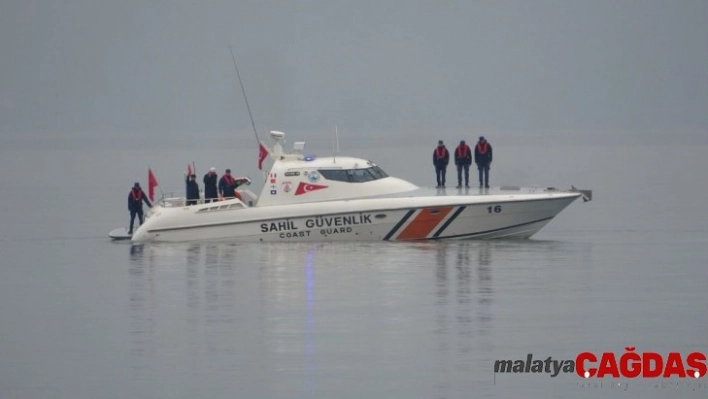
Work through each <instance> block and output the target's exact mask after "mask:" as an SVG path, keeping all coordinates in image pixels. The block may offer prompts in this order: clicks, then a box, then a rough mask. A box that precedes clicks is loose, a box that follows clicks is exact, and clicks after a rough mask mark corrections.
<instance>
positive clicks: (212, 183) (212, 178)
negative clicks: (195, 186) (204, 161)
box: [204, 168, 219, 202]
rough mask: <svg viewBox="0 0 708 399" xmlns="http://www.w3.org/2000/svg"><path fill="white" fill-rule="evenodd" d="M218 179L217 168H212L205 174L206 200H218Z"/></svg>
mask: <svg viewBox="0 0 708 399" xmlns="http://www.w3.org/2000/svg"><path fill="white" fill-rule="evenodd" d="M216 181H217V176H216V168H211V169H209V172H207V174H205V175H204V202H212V201H216V200H217V198H219V192H218V191H216Z"/></svg>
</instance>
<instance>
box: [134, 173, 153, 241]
mask: <svg viewBox="0 0 708 399" xmlns="http://www.w3.org/2000/svg"><path fill="white" fill-rule="evenodd" d="M143 202H145V203H146V204H147V206H148V208H152V204H151V203H150V201H148V199H147V195H145V192H144V191H143V189H142V188H140V183H138V182H135V184H134V185H133V188H132V189H131V190H130V192H129V193H128V211H130V228H129V229H128V234H133V223H134V222H135V216H137V217H138V220H139V221H140V224H143Z"/></svg>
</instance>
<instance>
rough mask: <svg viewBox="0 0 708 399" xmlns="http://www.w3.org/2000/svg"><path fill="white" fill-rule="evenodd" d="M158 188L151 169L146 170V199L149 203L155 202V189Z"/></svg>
mask: <svg viewBox="0 0 708 399" xmlns="http://www.w3.org/2000/svg"><path fill="white" fill-rule="evenodd" d="M157 186H159V184H158V183H157V179H156V178H155V175H153V174H152V169H150V168H148V198H150V201H155V187H157Z"/></svg>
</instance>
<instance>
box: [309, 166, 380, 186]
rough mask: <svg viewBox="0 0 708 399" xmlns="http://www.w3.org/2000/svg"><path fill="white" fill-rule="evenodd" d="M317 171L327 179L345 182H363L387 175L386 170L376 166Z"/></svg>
mask: <svg viewBox="0 0 708 399" xmlns="http://www.w3.org/2000/svg"><path fill="white" fill-rule="evenodd" d="M319 172H320V174H321V175H322V176H323V177H324V178H325V179H327V180H334V181H343V182H347V183H363V182H367V181H372V180H378V179H383V178H385V177H388V175H387V174H386V172H384V171H383V170H382V169H381V168H379V167H378V166H372V167H370V168H366V169H329V170H327V169H320V170H319Z"/></svg>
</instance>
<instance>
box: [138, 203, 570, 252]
mask: <svg viewBox="0 0 708 399" xmlns="http://www.w3.org/2000/svg"><path fill="white" fill-rule="evenodd" d="M580 195H581V194H579V193H576V192H561V191H554V192H542V193H523V194H503V193H498V194H493V195H440V196H434V195H432V196H410V197H398V198H370V199H359V200H356V201H328V202H320V203H311V204H299V205H296V206H294V205H284V206H268V207H253V208H248V207H242V206H240V204H239V201H238V200H233V201H222V202H218V203H213V204H203V205H196V206H189V207H186V206H178V207H169V208H163V207H155V208H154V209H153V210H152V211H151V212H150V214H149V215H148V217H147V219H146V220H145V223H144V224H143V225H142V226H140V228H139V229H138V230H137V231H136V232H135V234H134V235H133V241H137V242H150V241H154V242H180V241H230V242H239V241H243V242H249V241H250V242H258V241H264V242H290V241H379V240H387V241H411V240H441V239H496V238H529V237H531V236H532V235H533V234H535V233H536V232H537V231H538V230H540V229H541V228H542V227H543V226H544V225H546V224H547V223H548V222H549V221H550V220H551V219H552V218H553V217H555V216H556V215H557V214H558V213H559V212H560V211H562V210H563V209H564V208H565V207H566V206H568V205H569V204H570V203H571V202H573V201H574V200H575V199H577V198H578V197H580Z"/></svg>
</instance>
